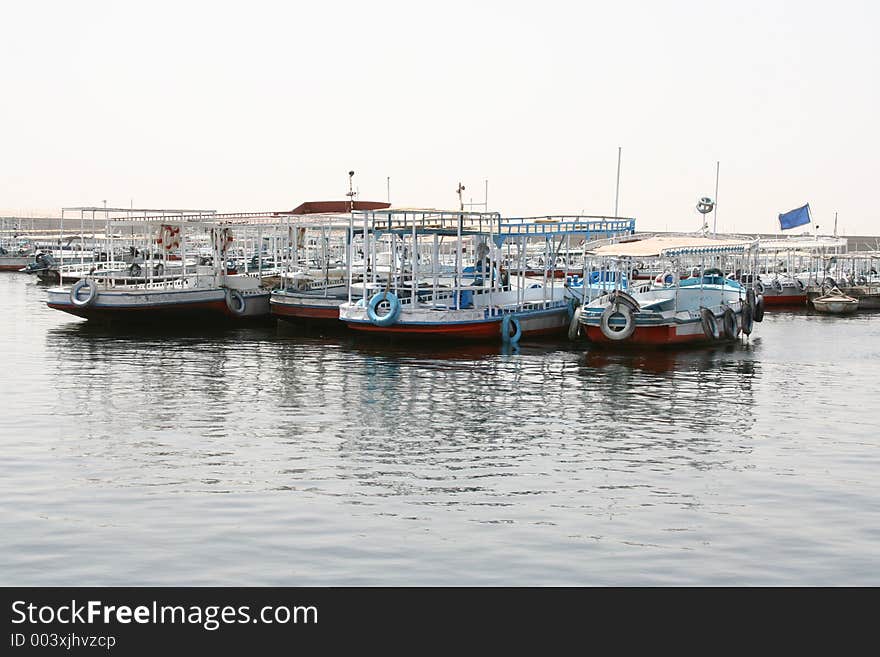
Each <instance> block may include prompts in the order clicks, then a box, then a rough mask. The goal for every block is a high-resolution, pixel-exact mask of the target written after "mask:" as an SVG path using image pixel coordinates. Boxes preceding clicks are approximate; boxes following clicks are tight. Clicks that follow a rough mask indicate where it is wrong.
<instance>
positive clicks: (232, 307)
mask: <svg viewBox="0 0 880 657" xmlns="http://www.w3.org/2000/svg"><path fill="white" fill-rule="evenodd" d="M226 307H227V308H229V312H231V313H232V314H233V315H238V316H239V317H240V316H241V315H244V311H245V309H246V308H247V303H246V302H245V300H244V295H243V294H242V293H241V292H239V291H238V290H235V289H233V288H231V287H228V288H226Z"/></svg>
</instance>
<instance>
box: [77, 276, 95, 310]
mask: <svg viewBox="0 0 880 657" xmlns="http://www.w3.org/2000/svg"><path fill="white" fill-rule="evenodd" d="M84 287H88V288H89V294H88V296H87V297H86V298H85V299H80V298H79V292H80V290H82V289H83V288H84ZM97 296H98V285H97V284H96V283H95V281H93V280H90V279H88V278H81V279H79V280H78V281H77V282H76V283H75V284H74V286H73V287H72V288H70V303H72V304H73V305H74V306H76V307H77V308H88V307H89V306H91V305H92V304H93V303H95V298H96V297H97Z"/></svg>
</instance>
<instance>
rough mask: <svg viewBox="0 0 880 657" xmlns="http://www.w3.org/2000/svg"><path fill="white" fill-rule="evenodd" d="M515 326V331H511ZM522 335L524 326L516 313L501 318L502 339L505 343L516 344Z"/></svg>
mask: <svg viewBox="0 0 880 657" xmlns="http://www.w3.org/2000/svg"><path fill="white" fill-rule="evenodd" d="M511 327H513V333H511V332H510V329H511ZM521 337H522V326H520V323H519V319H518V318H517V317H516V315H505V316H504V319H502V320H501V341H502V342H503V343H504V344H516V343H518V342H519V339H520V338H521Z"/></svg>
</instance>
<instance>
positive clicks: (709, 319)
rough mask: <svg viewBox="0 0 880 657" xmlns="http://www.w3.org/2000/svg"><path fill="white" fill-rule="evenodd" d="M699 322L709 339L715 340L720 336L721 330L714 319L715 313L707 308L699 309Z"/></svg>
mask: <svg viewBox="0 0 880 657" xmlns="http://www.w3.org/2000/svg"><path fill="white" fill-rule="evenodd" d="M700 323H701V324H702V325H703V333H704V334H705V335H706V337H707V338H709V339H710V340H717V339H719V338H720V337H721V331H720V330H719V329H718V320H716V319H715V313H713V312H712V311H711V310H709V309H708V308H701V309H700Z"/></svg>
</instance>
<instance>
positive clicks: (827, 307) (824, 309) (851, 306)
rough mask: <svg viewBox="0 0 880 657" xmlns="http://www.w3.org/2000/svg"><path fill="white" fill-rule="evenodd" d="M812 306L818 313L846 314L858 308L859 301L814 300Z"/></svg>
mask: <svg viewBox="0 0 880 657" xmlns="http://www.w3.org/2000/svg"><path fill="white" fill-rule="evenodd" d="M813 308H815V309H816V310H817V311H818V312H820V313H826V314H829V315H846V314H848V313H853V312H855V311H856V310H858V308H859V303H858V302H855V303H853V302H850V301H814V302H813Z"/></svg>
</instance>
